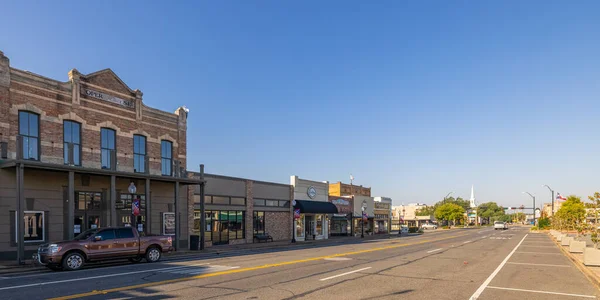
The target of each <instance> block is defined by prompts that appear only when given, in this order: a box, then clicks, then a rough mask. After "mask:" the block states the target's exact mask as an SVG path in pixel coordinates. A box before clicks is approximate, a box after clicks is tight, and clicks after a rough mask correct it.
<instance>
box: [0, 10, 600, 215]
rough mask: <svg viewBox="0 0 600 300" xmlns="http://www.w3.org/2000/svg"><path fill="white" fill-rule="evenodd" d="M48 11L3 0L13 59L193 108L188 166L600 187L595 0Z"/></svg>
mask: <svg viewBox="0 0 600 300" xmlns="http://www.w3.org/2000/svg"><path fill="white" fill-rule="evenodd" d="M46 2H47V1H39V2H31V1H19V2H17V1H13V2H12V3H3V4H2V10H3V11H4V13H3V17H2V18H0V28H4V29H3V31H2V34H1V35H0V50H1V51H4V52H5V54H6V55H7V56H8V57H9V58H10V59H11V65H12V66H13V67H16V68H20V69H26V70H29V71H32V72H35V73H38V74H41V75H44V76H47V77H51V78H55V79H59V80H64V81H66V80H67V79H68V76H67V72H68V71H69V70H70V69H71V68H77V69H78V70H79V71H81V72H83V73H91V72H94V71H97V70H99V69H103V68H107V67H109V68H112V69H113V70H114V71H115V72H116V73H117V74H118V75H119V76H120V77H121V78H122V79H123V80H124V81H125V82H126V83H127V84H128V85H129V86H130V87H132V88H134V89H136V88H139V89H140V90H142V91H143V92H144V102H145V103H146V104H147V105H150V106H153V107H157V108H160V109H163V110H167V111H174V110H175V109H176V108H177V107H178V106H180V105H186V106H188V107H189V108H190V115H189V117H190V118H189V124H188V141H189V142H188V168H189V169H192V170H197V169H198V165H199V164H200V163H204V164H205V165H206V171H207V172H209V173H217V174H224V175H230V176H239V177H247V178H253V179H258V180H266V181H275V182H284V183H289V176H290V175H298V176H300V177H302V178H308V179H313V180H328V181H331V182H336V181H340V180H342V181H345V182H347V181H348V177H349V174H350V173H352V174H353V175H354V177H355V182H356V183H358V184H362V185H365V186H371V187H372V191H373V194H374V195H373V196H389V197H392V198H393V199H394V202H395V203H396V204H400V203H402V202H404V203H409V202H425V203H433V202H435V201H438V200H440V199H441V198H442V197H443V196H444V195H446V194H447V193H448V192H449V191H454V192H455V195H458V196H462V197H464V198H468V197H469V192H470V187H471V184H474V185H475V191H476V196H477V200H478V202H487V201H497V202H499V203H500V204H502V205H505V206H510V205H513V206H514V205H521V204H529V203H530V200H529V198H528V196H525V195H522V194H521V192H522V191H524V190H527V191H530V192H532V193H535V194H537V195H538V199H541V200H545V201H549V198H550V194H549V192H548V191H547V190H545V188H542V187H541V185H542V184H548V185H550V186H552V187H553V188H554V189H555V190H557V191H559V192H561V193H562V194H577V195H580V196H584V197H587V195H590V194H592V193H593V192H594V191H597V190H600V182H599V181H598V180H597V179H598V176H597V175H596V172H595V171H596V170H598V169H599V167H600V159H599V155H598V151H597V149H599V148H600V141H599V140H598V138H597V137H598V129H599V128H600V120H599V118H598V113H599V112H600V104H599V103H600V102H599V101H598V95H599V94H600V59H599V58H600V56H599V53H600V40H599V39H598V33H599V32H600V19H599V18H598V11H599V9H600V3H599V2H597V1H577V3H576V4H575V3H569V4H571V5H566V4H568V3H567V2H564V1H526V3H521V2H523V1H419V3H417V1H414V2H409V1H378V2H377V3H369V2H368V1H295V2H293V1H213V2H209V1H194V2H191V1H190V2H188V3H186V4H184V2H182V3H181V4H178V5H172V4H168V3H167V2H164V1H163V2H159V1H101V2H94V3H92V2H90V1H75V2H73V1H53V2H52V3H49V2H48V3H46ZM122 2H123V3H122ZM539 202H540V200H538V203H539Z"/></svg>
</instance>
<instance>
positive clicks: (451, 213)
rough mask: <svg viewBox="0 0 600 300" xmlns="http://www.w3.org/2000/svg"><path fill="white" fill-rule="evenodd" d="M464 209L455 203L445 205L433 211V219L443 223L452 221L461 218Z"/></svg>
mask: <svg viewBox="0 0 600 300" xmlns="http://www.w3.org/2000/svg"><path fill="white" fill-rule="evenodd" d="M464 213H465V209H464V208H463V207H461V206H460V205H458V204H455V203H446V204H442V205H440V206H438V207H437V208H436V209H435V218H436V219H438V220H443V221H454V222H456V221H457V220H460V219H462V218H463V215H464Z"/></svg>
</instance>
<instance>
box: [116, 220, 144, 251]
mask: <svg viewBox="0 0 600 300" xmlns="http://www.w3.org/2000/svg"><path fill="white" fill-rule="evenodd" d="M133 230H135V229H134V228H133V227H126V228H117V229H115V231H116V233H117V239H116V241H117V243H116V244H115V247H116V249H115V250H116V251H115V252H116V253H118V254H119V255H122V256H135V255H138V254H139V248H140V247H139V241H140V240H139V238H138V236H137V235H136V234H135V233H133Z"/></svg>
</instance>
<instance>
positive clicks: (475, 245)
mask: <svg viewBox="0 0 600 300" xmlns="http://www.w3.org/2000/svg"><path fill="white" fill-rule="evenodd" d="M0 295H1V296H0V298H1V299H43V298H60V299H75V298H86V299H133V298H136V299H171V298H182V299H211V298H218V299H396V298H402V299H578V298H579V299H594V298H597V297H598V296H600V292H599V291H598V289H596V288H595V286H594V285H593V284H592V283H590V282H589V281H588V280H587V279H586V278H585V276H584V275H583V274H581V273H580V272H579V270H577V268H575V266H574V265H573V264H572V263H571V262H570V261H569V260H568V259H567V258H566V257H564V256H563V255H562V253H561V252H560V250H559V249H558V248H557V246H555V245H554V244H553V243H552V241H551V240H550V238H549V237H548V236H546V235H544V234H532V233H529V232H528V229H527V228H522V227H514V228H510V230H506V231H494V230H493V229H489V228H487V229H457V230H451V231H434V232H428V233H426V234H424V235H421V236H413V237H402V238H395V239H382V240H371V241H364V242H360V243H357V242H356V241H355V240H349V241H348V242H347V243H346V242H342V243H336V244H335V245H328V246H319V245H317V246H310V247H291V248H286V249H277V250H268V249H263V250H254V251H241V252H236V253H232V254H229V255H228V256H226V257H218V258H215V257H214V256H211V257H208V256H202V257H191V258H185V259H181V260H178V261H164V262H160V263H154V264H148V263H141V264H127V265H117V266H109V267H94V268H89V269H86V270H82V271H76V272H43V273H34V274H27V275H15V276H12V277H3V278H0Z"/></svg>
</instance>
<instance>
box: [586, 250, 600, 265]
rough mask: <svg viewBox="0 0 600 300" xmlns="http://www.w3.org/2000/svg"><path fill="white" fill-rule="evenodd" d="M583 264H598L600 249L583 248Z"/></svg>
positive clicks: (599, 263) (599, 262)
mask: <svg viewBox="0 0 600 300" xmlns="http://www.w3.org/2000/svg"><path fill="white" fill-rule="evenodd" d="M583 264H584V265H586V266H600V250H598V249H594V248H589V247H588V248H585V250H584V251H583Z"/></svg>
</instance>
